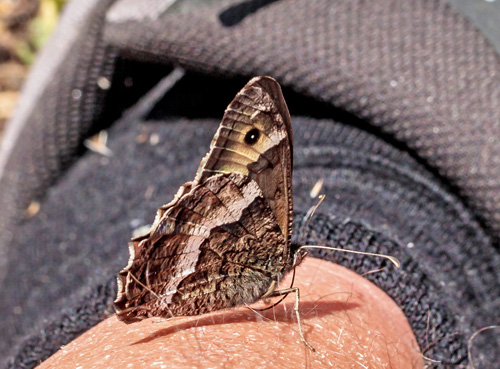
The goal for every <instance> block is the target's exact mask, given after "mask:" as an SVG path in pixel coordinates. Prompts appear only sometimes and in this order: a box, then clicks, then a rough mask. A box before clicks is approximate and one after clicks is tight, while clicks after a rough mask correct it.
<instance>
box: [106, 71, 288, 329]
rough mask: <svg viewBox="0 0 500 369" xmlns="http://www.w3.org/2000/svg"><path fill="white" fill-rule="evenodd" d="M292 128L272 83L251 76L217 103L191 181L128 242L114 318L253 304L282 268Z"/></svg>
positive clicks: (191, 312)
mask: <svg viewBox="0 0 500 369" xmlns="http://www.w3.org/2000/svg"><path fill="white" fill-rule="evenodd" d="M291 161H292V131H291V124H290V116H289V114H288V109H287V107H286V104H285V102H284V99H283V96H282V94H281V89H280V87H279V85H278V83H277V82H276V81H274V80H273V79H272V78H269V77H257V78H254V79H252V80H251V81H250V82H249V83H248V84H247V85H246V86H245V87H244V88H243V89H242V90H241V91H240V92H239V93H238V94H237V95H236V97H235V99H234V100H233V101H232V102H231V104H230V105H229V107H228V108H227V109H226V112H225V114H224V117H223V119H222V123H221V125H220V127H219V129H218V131H217V133H216V135H215V137H214V139H213V140H212V144H211V147H210V152H209V153H208V154H207V156H205V158H204V159H203V160H202V162H201V164H200V167H199V169H198V172H197V174H196V177H195V179H194V181H193V182H188V183H186V184H185V185H183V186H182V187H181V188H180V189H179V191H178V193H177V194H176V196H175V197H174V199H173V200H172V201H171V202H170V203H169V204H167V205H165V206H163V207H161V208H160V209H159V210H158V213H157V216H156V219H155V222H154V224H153V226H152V228H151V230H150V232H149V233H148V234H146V235H144V236H141V237H139V238H136V239H133V240H132V243H131V247H130V260H129V264H128V265H127V267H126V268H125V269H124V270H122V271H121V272H120V274H119V275H118V285H119V286H118V296H117V299H116V300H115V308H116V311H117V313H118V316H119V318H120V319H123V320H125V321H133V320H135V319H138V318H144V317H150V316H163V317H170V316H180V315H197V314H202V313H205V312H209V311H213V310H218V309H223V308H228V307H232V306H237V305H241V304H244V303H252V302H254V301H256V300H258V299H259V298H260V297H262V295H264V294H265V293H266V292H268V290H269V288H270V287H271V286H272V285H273V281H278V280H279V279H280V278H281V276H282V275H283V274H284V273H285V272H286V271H287V270H288V269H289V268H290V265H291V263H290V256H289V252H290V237H291V226H292V223H291V222H292V190H291V171H292V162H291Z"/></svg>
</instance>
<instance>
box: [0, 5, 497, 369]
mask: <svg viewBox="0 0 500 369" xmlns="http://www.w3.org/2000/svg"><path fill="white" fill-rule="evenodd" d="M168 3H169V2H168V1H165V2H164V3H162V2H156V3H155V4H153V3H151V4H150V6H142V7H141V6H137V5H135V8H134V5H133V4H137V2H134V1H130V0H121V1H115V2H112V1H96V2H92V1H88V2H85V1H73V2H72V3H71V4H70V5H69V8H68V9H67V14H66V15H65V17H64V19H63V21H62V26H61V29H60V30H59V34H58V35H56V38H55V40H54V41H53V42H52V44H51V45H49V47H48V49H47V51H46V52H45V54H44V55H42V57H41V59H40V61H39V64H38V65H37V66H35V68H34V72H33V75H32V78H31V80H30V81H28V84H27V87H26V89H25V93H24V97H23V98H24V100H22V101H21V104H20V106H21V108H20V110H19V112H18V114H17V115H16V117H14V119H13V120H12V122H11V124H10V127H9V130H8V131H7V133H6V139H7V140H9V139H11V140H12V141H5V142H4V146H3V148H2V149H3V151H2V154H1V155H0V164H1V166H0V169H1V177H0V227H1V228H0V263H1V264H0V279H1V282H2V286H3V291H2V296H1V297H2V298H1V299H0V314H1V315H2V317H3V319H2V320H0V328H1V330H2V332H3V333H4V334H3V337H4V338H3V339H2V340H1V342H0V354H1V356H2V357H3V358H5V363H7V362H9V363H10V366H11V367H16V368H17V367H33V366H34V365H36V364H37V363H38V362H39V361H40V360H43V359H44V358H46V357H47V356H48V355H50V354H51V353H53V352H54V351H56V350H57V349H58V348H59V347H60V345H62V344H64V343H67V342H68V341H70V340H71V339H73V338H74V337H76V336H77V335H79V334H80V333H81V332H83V331H85V330H86V329H88V328H89V327H91V326H92V325H94V324H95V323H96V322H98V321H100V320H101V319H103V318H104V317H106V316H107V315H108V314H110V313H111V301H112V299H113V297H114V296H113V295H114V293H115V285H114V278H113V276H114V275H115V274H116V272H117V271H118V270H119V269H120V268H122V267H123V266H124V265H125V264H126V260H127V258H128V250H127V247H126V244H127V241H128V239H129V238H130V235H131V233H132V231H133V229H135V228H137V227H138V226H140V225H144V224H147V223H151V222H152V220H153V216H154V213H155V210H156V209H157V208H158V206H159V205H161V204H164V203H166V202H168V201H169V200H170V199H171V197H172V196H173V194H174V193H175V192H176V190H177V188H178V187H179V186H180V185H181V184H183V183H184V182H186V181H188V180H191V179H192V178H193V176H194V173H195V171H196V168H197V166H198V164H199V161H200V160H201V158H202V156H203V155H204V154H205V153H206V152H207V149H208V145H209V142H210V140H211V138H212V136H213V134H214V132H215V130H216V127H217V125H218V120H219V119H220V117H221V116H222V112H223V110H224V108H225V106H226V105H227V104H228V103H229V101H230V100H231V98H232V97H233V96H234V94H235V93H236V92H237V90H238V89H239V88H241V87H242V86H243V84H244V83H245V82H246V80H247V79H248V77H251V76H253V75H258V74H269V75H272V76H273V77H275V78H277V79H278V81H279V82H280V83H282V84H283V85H284V86H285V87H286V88H285V91H284V92H285V99H286V100H287V103H288V105H289V107H290V110H291V113H292V120H293V127H294V139H295V148H294V179H293V180H294V200H295V211H296V214H297V215H296V220H297V222H298V225H297V226H296V227H295V237H296V240H297V237H298V234H299V233H300V229H301V227H300V223H301V219H302V217H301V214H304V213H305V211H306V210H307V209H308V208H309V206H311V205H312V204H313V203H314V201H313V200H311V199H310V198H309V197H308V193H309V191H310V189H311V188H312V186H313V185H314V183H316V181H317V180H319V179H323V180H324V191H325V192H326V195H327V197H326V200H325V204H323V205H321V207H320V209H319V215H318V216H316V217H315V218H314V219H313V221H312V222H311V226H310V228H309V229H308V230H307V232H306V235H307V237H306V238H307V240H309V242H314V243H322V244H331V245H335V246H341V247H346V248H351V249H356V250H368V251H372V252H383V253H389V254H391V255H394V256H396V257H398V258H399V259H400V260H401V261H402V263H403V268H402V269H401V270H397V271H394V270H393V269H392V268H389V269H387V270H384V271H383V272H381V273H378V274H370V275H368V276H367V278H370V279H372V280H373V281H374V282H375V283H377V284H378V285H379V286H381V287H382V288H383V289H384V290H385V291H387V292H388V293H389V294H390V295H391V296H392V297H393V298H394V300H395V301H396V302H397V303H398V304H399V305H400V306H401V308H402V309H403V311H404V312H405V314H406V315H407V317H408V319H409V321H410V324H411V325H412V327H413V329H414V332H415V334H416V336H417V339H418V341H419V344H420V346H421V348H422V350H423V351H424V354H425V355H426V356H427V357H430V358H431V359H433V360H438V361H441V363H430V364H429V365H430V366H436V367H445V366H446V365H448V364H450V365H451V364H453V365H457V366H458V367H466V365H467V362H468V359H467V357H466V345H467V339H468V338H469V337H470V336H471V334H472V333H473V332H474V331H475V330H477V329H478V328H481V327H483V326H486V325H489V324H495V323H497V322H498V321H499V318H500V313H499V312H500V306H499V305H500V296H499V293H498V291H499V290H500V277H499V275H500V273H499V270H500V257H499V255H498V231H499V230H500V198H499V197H498V193H499V192H498V190H499V187H500V181H499V180H500V171H499V168H500V166H499V165H498V164H499V163H498V160H499V159H498V158H499V157H500V156H499V155H498V154H500V153H499V150H500V146H499V142H500V141H499V138H498V137H499V133H500V132H499V131H500V126H499V124H498V122H499V121H500V119H499V114H500V112H499V110H498V109H497V108H498V106H499V102H500V83H499V82H500V81H499V80H498V79H499V78H500V77H499V76H500V64H499V60H498V57H497V55H496V54H495V53H494V50H493V49H492V48H491V47H490V45H489V44H488V43H487V42H486V40H485V39H484V38H483V36H481V34H480V33H478V32H477V31H476V30H475V29H474V28H473V27H472V26H471V24H470V23H469V22H468V21H467V20H466V19H465V18H464V17H462V16H460V15H458V14H456V13H454V12H453V11H452V10H451V9H450V8H449V7H448V6H446V5H443V3H441V2H439V1H420V2H412V1H403V0H400V1H396V0H391V1H385V0H384V1H382V0H381V1H370V2H365V1H336V2H331V1H326V0H324V1H320V0H308V1H298V0H288V1H263V0H261V1H212V2H203V1H184V2H183V1H178V2H175V3H173V5H172V6H171V7H170V8H167V6H166V5H167V4H168ZM208 4H210V5H208ZM110 6H111V7H110ZM72 24H73V25H75V24H78V25H80V28H79V29H78V32H77V33H76V34H75V35H72V34H71V32H70V31H68V28H65V26H66V27H69V26H71V25H72ZM65 32H66V33H65ZM65 36H66V38H65ZM72 36H74V37H73V38H72ZM61 40H63V41H64V40H66V42H67V43H68V42H70V44H71V48H69V47H68V48H66V49H65V48H64V42H62V41H61ZM64 53H66V54H64ZM61 55H62V56H61ZM63 56H64V57H63ZM177 65H182V66H183V67H184V68H185V69H186V70H187V74H186V75H185V76H184V77H183V78H182V79H181V80H180V82H178V83H177V84H175V86H174V87H173V88H172V89H171V90H170V91H169V92H168V93H167V94H166V95H165V97H164V98H163V99H162V100H161V101H159V102H158V103H157V104H156V105H155V106H154V109H153V110H152V111H151V112H150V113H149V114H148V116H147V117H145V116H144V114H143V113H144V112H145V111H148V109H146V108H144V107H148V106H149V105H154V104H155V103H156V101H155V96H154V94H149V95H144V94H145V92H146V91H148V90H149V89H150V88H152V87H153V86H154V85H155V83H157V82H158V81H159V80H160V79H161V78H162V77H163V76H165V75H168V73H170V72H171V70H172V68H174V67H176V66H177ZM44 72H45V76H44V78H42V80H44V81H45V83H41V84H40V83H38V84H37V81H39V80H40V79H41V78H40V76H41V75H42V74H43V73H44ZM200 72H202V73H203V74H200ZM108 84H109V86H108ZM144 96H145V97H144ZM141 97H143V99H142V100H139V102H138V103H137V104H135V105H134V103H135V101H137V99H139V98H141ZM131 105H133V107H132V108H131V109H130V110H129V111H127V112H125V114H124V116H123V118H121V119H119V120H118V121H116V120H117V118H118V117H119V116H120V115H121V114H122V113H123V112H124V110H125V109H126V108H128V107H130V106H131ZM138 112H139V113H140V114H138ZM299 116H307V117H308V118H304V117H302V118H301V117H299ZM105 127H110V128H109V130H108V131H109V144H108V146H109V147H110V149H111V150H112V152H113V156H112V157H104V156H101V155H99V154H96V153H93V152H86V153H84V154H83V156H82V153H83V151H84V150H83V149H82V143H83V140H84V138H86V137H87V136H88V135H90V134H92V133H93V132H97V131H98V130H100V129H102V128H105ZM16 131H17V134H16ZM193 143H196V144H193ZM77 159H78V160H77ZM33 200H38V201H40V202H41V208H40V211H39V212H38V213H37V214H36V215H35V216H33V217H32V218H29V219H27V218H26V217H25V215H24V211H25V209H26V208H27V206H28V205H29V204H30V202H31V201H33ZM315 255H317V256H320V257H324V258H328V259H330V260H335V261H337V262H339V263H341V264H342V265H345V266H347V267H350V268H352V269H354V270H355V271H357V272H359V273H364V272H366V271H369V270H372V269H376V268H377V267H378V266H379V265H380V261H379V260H378V259H372V258H368V257H359V256H356V257H353V256H352V255H349V254H345V255H344V254H338V253H335V254H333V255H326V254H324V253H315ZM332 283H335V281H332ZM478 349H479V351H480V353H481V355H482V357H483V358H484V359H483V360H484V361H483V362H484V363H487V362H490V363H491V362H498V358H496V359H495V356H494V355H495V354H498V350H497V352H495V348H494V347H491V346H487V345H483V346H481V347H479V348H478ZM495 360H497V361H495ZM475 364H476V365H477V362H475Z"/></svg>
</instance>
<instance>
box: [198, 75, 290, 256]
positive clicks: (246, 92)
mask: <svg viewBox="0 0 500 369" xmlns="http://www.w3.org/2000/svg"><path fill="white" fill-rule="evenodd" d="M292 158H293V135H292V125H291V121H290V114H289V113H288V108H287V106H286V103H285V100H284V98H283V94H282V93H281V88H280V86H279V84H278V83H277V82H276V81H275V80H274V79H272V78H270V77H256V78H253V79H252V80H251V81H250V82H248V84H247V85H246V86H245V87H244V88H243V89H242V90H241V91H240V92H239V93H238V94H237V95H236V97H235V98H234V100H233V101H232V102H231V104H229V106H228V107H227V109H226V111H225V113H224V117H223V118H222V122H221V125H220V127H219V129H218V131H217V133H216V134H215V137H214V139H213V140H212V144H211V145H210V152H209V153H208V154H207V155H206V156H205V158H204V159H203V160H202V162H201V164H200V168H199V169H198V173H197V175H196V178H195V181H194V182H195V183H202V182H203V181H204V180H205V179H206V178H208V177H210V176H211V175H213V174H214V173H234V172H237V173H241V174H244V175H246V176H248V177H250V178H252V179H253V180H255V181H256V182H257V184H258V185H259V187H260V188H261V190H262V193H263V194H264V197H265V199H266V200H267V201H268V203H269V206H270V208H271V210H272V211H273V213H274V215H275V216H276V219H277V221H278V224H279V226H280V228H281V231H282V233H283V234H284V235H285V238H286V239H287V240H288V241H290V238H291V234H292V215H293V202H292V200H293V199H292V183H291V178H292ZM284 256H285V257H288V255H284Z"/></svg>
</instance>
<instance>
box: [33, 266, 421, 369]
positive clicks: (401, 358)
mask: <svg viewBox="0 0 500 369" xmlns="http://www.w3.org/2000/svg"><path fill="white" fill-rule="evenodd" d="M289 283H290V276H288V277H287V279H286V280H285V281H283V283H282V284H281V286H282V288H287V287H289ZM295 286H297V287H299V289H300V294H301V295H300V317H301V320H302V329H303V332H304V335H305V337H306V339H307V341H308V342H309V343H310V344H311V345H312V346H313V347H314V348H315V351H314V352H313V351H311V350H309V349H308V348H307V347H306V346H305V345H304V343H303V342H301V340H300V337H299V334H298V333H299V332H298V325H297V320H296V318H295V313H294V311H293V306H294V303H295V295H289V296H288V297H287V299H286V300H285V301H284V302H282V303H280V304H279V305H277V306H276V307H274V308H272V309H269V310H266V311H259V312H254V311H252V310H250V309H249V308H247V307H239V308H235V309H231V310H224V311H217V312H213V313H210V314H205V315H201V316H194V317H178V318H174V319H170V320H162V321H159V320H158V319H155V318H151V319H146V320H143V321H140V322H137V323H132V324H125V323H123V322H121V321H118V320H117V319H116V316H112V317H110V318H108V319H106V320H105V321H103V322H102V323H100V324H99V325H97V326H96V327H94V328H92V329H90V330H89V331H87V332H85V333H84V334H83V335H81V336H80V337H78V338H77V339H75V340H74V341H73V342H71V343H70V344H68V345H67V346H64V347H62V348H61V349H60V350H59V351H58V352H57V353H56V354H54V355H53V356H52V357H50V358H49V359H48V360H46V361H45V362H43V363H42V364H41V365H40V366H39V368H80V369H85V368H253V369H256V368H303V367H307V368H368V367H369V368H372V369H377V368H392V369H397V368H404V369H407V368H417V369H418V368H423V359H422V355H421V354H420V351H419V349H418V345H417V342H416V339H415V336H414V334H413V332H412V330H411V328H410V325H409V324H408V321H407V319H406V317H405V316H404V314H403V312H402V311H401V309H400V308H399V307H398V306H397V305H396V304H395V303H394V301H393V300H392V299H391V298H390V297H389V296H388V295H387V294H385V292H383V291H382V290H380V289H379V288H378V287H376V286H375V285H373V284H372V283H370V282H369V281H367V280H366V279H364V278H362V277H360V276H359V275H357V274H355V273H354V272H352V271H350V270H348V269H346V268H344V267H341V266H339V265H336V264H333V263H330V262H327V261H324V260H320V259H315V258H310V257H308V258H306V259H305V260H304V261H303V262H302V264H301V265H300V266H299V267H297V268H296V276H295ZM266 306H267V305H265V304H264V303H262V302H261V303H258V304H256V305H252V307H253V308H263V307H266Z"/></svg>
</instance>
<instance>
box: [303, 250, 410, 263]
mask: <svg viewBox="0 0 500 369" xmlns="http://www.w3.org/2000/svg"><path fill="white" fill-rule="evenodd" d="M301 249H322V250H332V251H341V252H349V253H351V254H360V255H368V256H377V257H380V258H384V259H388V260H389V261H390V262H391V263H393V264H394V265H395V266H396V268H400V267H401V263H400V262H399V260H398V259H396V258H395V257H394V256H390V255H385V254H376V253H373V252H366V251H355V250H346V249H341V248H338V247H331V246H321V245H303V246H300V247H299V250H301Z"/></svg>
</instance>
